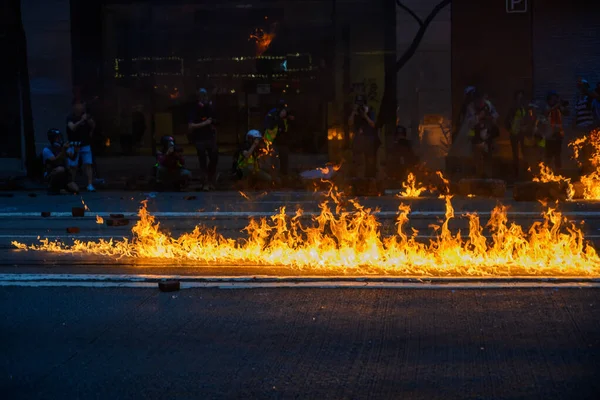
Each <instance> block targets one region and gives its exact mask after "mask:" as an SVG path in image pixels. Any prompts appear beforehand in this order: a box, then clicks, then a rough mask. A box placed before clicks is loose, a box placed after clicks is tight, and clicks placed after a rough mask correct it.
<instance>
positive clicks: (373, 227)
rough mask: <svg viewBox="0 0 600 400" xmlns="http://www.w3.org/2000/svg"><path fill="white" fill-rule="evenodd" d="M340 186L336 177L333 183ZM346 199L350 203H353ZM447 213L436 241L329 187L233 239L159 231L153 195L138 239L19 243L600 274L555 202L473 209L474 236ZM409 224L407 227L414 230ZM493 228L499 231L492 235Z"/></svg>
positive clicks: (246, 258)
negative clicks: (511, 213)
mask: <svg viewBox="0 0 600 400" xmlns="http://www.w3.org/2000/svg"><path fill="white" fill-rule="evenodd" d="M332 186H333V185H332ZM346 204H347V205H346ZM445 205H446V213H445V219H444V220H443V221H442V224H441V225H440V226H439V227H436V230H435V234H434V236H433V238H432V239H429V241H428V242H423V241H418V238H417V234H418V232H417V231H416V230H415V229H412V230H411V231H410V233H407V232H406V231H407V230H408V229H410V220H409V214H410V207H409V206H408V205H405V204H400V205H399V207H398V214H397V216H396V218H395V230H394V232H393V233H392V234H391V235H390V236H384V235H383V233H382V222H380V221H379V220H378V219H377V214H376V211H374V210H371V209H369V208H366V207H364V206H362V205H361V204H359V203H358V202H357V201H355V200H348V201H347V202H346V201H344V199H342V194H341V193H339V192H337V191H336V190H334V189H333V188H332V189H331V190H330V192H329V195H328V198H327V199H326V200H325V201H323V202H322V203H321V205H320V213H319V214H318V215H316V216H314V217H312V218H311V220H310V222H305V221H303V212H302V210H298V211H297V212H296V213H295V214H294V215H292V216H290V215H287V214H286V208H285V207H282V208H281V209H280V210H279V212H278V213H277V214H276V215H273V216H272V217H270V218H262V219H259V220H256V219H251V220H250V221H249V223H248V225H247V226H246V228H245V230H244V231H245V232H246V238H245V239H243V240H234V239H231V238H226V237H224V236H222V235H220V234H218V233H217V231H216V228H213V229H208V228H205V227H199V226H198V227H196V228H195V229H194V230H193V231H192V232H189V233H185V234H182V235H181V236H179V237H173V236H171V235H170V234H169V233H167V232H164V231H163V230H161V229H160V224H159V223H158V222H157V221H156V220H155V218H154V217H153V216H152V215H150V214H149V212H148V211H147V209H146V203H145V202H144V204H143V207H141V208H140V210H139V217H140V220H139V221H138V222H137V223H136V224H135V226H134V227H133V228H132V233H133V238H132V239H128V238H123V239H121V240H113V239H111V240H108V241H107V240H102V239H101V240H100V241H97V242H93V241H90V242H86V241H80V240H75V241H74V244H73V245H71V246H69V245H65V244H63V243H60V242H50V241H49V240H48V239H43V240H41V241H40V243H39V244H37V245H31V246H28V245H25V244H22V243H18V242H12V244H13V245H14V246H15V247H17V248H18V249H23V250H36V251H47V252H56V253H67V254H70V253H87V254H97V255H103V256H108V257H119V258H120V257H125V258H137V259H142V260H150V261H154V262H161V261H162V262H171V263H172V262H173V260H176V262H178V263H179V264H185V263H186V262H187V263H194V264H195V265H197V264H209V265H220V266H222V267H223V268H227V267H226V266H227V265H229V266H231V265H235V266H239V265H248V264H251V265H261V266H287V267H288V268H290V269H295V270H299V271H302V270H304V271H305V273H310V271H314V270H324V271H340V272H344V273H362V274H369V273H383V274H394V275H402V276H600V257H599V256H598V254H597V252H596V250H595V249H594V248H593V247H592V246H591V245H590V244H588V243H587V242H586V241H585V239H584V236H583V233H582V232H581V230H580V229H578V228H577V227H576V226H575V225H573V224H572V223H568V222H567V221H566V219H565V218H564V217H563V215H562V214H561V213H560V212H559V211H558V210H556V209H554V208H548V209H547V210H546V211H545V212H544V213H543V214H542V217H543V218H542V221H539V222H534V223H533V224H532V225H531V226H530V227H529V229H528V230H524V229H523V227H521V226H520V225H517V224H514V223H510V224H509V222H508V218H507V208H506V207H504V206H498V207H496V208H494V210H493V211H492V213H491V217H490V220H489V221H488V223H487V225H485V226H482V225H481V223H480V220H479V217H478V216H477V215H475V214H470V215H467V216H466V218H467V219H468V222H469V230H468V234H467V235H466V236H465V237H463V236H462V235H461V232H460V231H459V232H457V233H452V232H451V230H450V228H449V223H450V221H451V220H452V219H453V218H455V215H454V209H453V207H452V203H451V197H445ZM407 228H408V229H407ZM484 228H486V229H487V230H488V231H489V233H490V234H491V237H487V236H485V235H484Z"/></svg>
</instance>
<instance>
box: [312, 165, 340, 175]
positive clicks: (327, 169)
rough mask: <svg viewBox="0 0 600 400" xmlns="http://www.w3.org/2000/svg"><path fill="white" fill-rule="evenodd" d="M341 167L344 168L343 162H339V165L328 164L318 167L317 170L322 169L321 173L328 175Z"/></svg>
mask: <svg viewBox="0 0 600 400" xmlns="http://www.w3.org/2000/svg"><path fill="white" fill-rule="evenodd" d="M340 168H342V164H337V165H331V164H330V165H327V166H325V167H323V168H320V167H318V168H317V170H318V171H321V173H323V175H327V174H330V173H332V172H338V171H339V170H340Z"/></svg>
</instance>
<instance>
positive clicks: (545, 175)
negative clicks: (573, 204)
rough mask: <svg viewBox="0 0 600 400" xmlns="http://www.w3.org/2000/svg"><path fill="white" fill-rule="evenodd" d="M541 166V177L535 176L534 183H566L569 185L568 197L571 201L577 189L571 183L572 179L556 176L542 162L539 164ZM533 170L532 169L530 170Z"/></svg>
mask: <svg viewBox="0 0 600 400" xmlns="http://www.w3.org/2000/svg"><path fill="white" fill-rule="evenodd" d="M539 166H540V171H539V176H534V177H533V179H532V180H533V181H534V182H545V183H548V182H556V183H564V184H566V185H567V196H568V198H569V199H572V198H573V196H574V195H575V189H574V187H573V184H572V183H571V179H570V178H565V177H564V176H562V175H556V174H554V172H553V171H552V169H551V168H550V167H548V166H547V165H546V164H544V163H543V162H541V163H540V164H539ZM530 170H531V169H530Z"/></svg>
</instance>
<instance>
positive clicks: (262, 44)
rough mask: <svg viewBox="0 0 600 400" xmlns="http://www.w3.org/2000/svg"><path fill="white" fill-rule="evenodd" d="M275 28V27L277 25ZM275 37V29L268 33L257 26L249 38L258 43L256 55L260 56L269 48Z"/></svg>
mask: <svg viewBox="0 0 600 400" xmlns="http://www.w3.org/2000/svg"><path fill="white" fill-rule="evenodd" d="M273 28H275V25H274V26H273ZM273 39H275V30H274V29H273V31H272V32H269V33H267V32H265V31H264V30H263V29H262V28H256V29H255V30H254V32H252V33H251V34H250V38H249V39H248V40H254V42H255V44H256V56H257V57H260V56H262V55H263V54H264V53H265V51H267V50H268V49H269V46H270V45H271V42H273Z"/></svg>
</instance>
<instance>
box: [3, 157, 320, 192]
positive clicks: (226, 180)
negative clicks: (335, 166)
mask: <svg viewBox="0 0 600 400" xmlns="http://www.w3.org/2000/svg"><path fill="white" fill-rule="evenodd" d="M185 161H186V165H187V167H188V168H189V169H190V170H191V171H192V175H193V176H194V177H198V176H199V175H200V166H199V162H198V157H196V156H195V155H194V156H191V155H188V156H185ZM327 162H328V155H327V154H292V155H290V171H291V172H301V171H305V170H309V169H314V168H316V167H322V166H324V165H325V164H326V163H327ZM96 163H97V170H98V178H101V179H104V181H105V183H104V184H103V185H99V186H101V188H102V189H103V190H106V189H109V190H127V189H145V188H146V187H147V185H148V181H149V179H150V177H151V174H152V172H153V171H152V168H153V166H154V163H155V158H154V157H153V156H113V157H98V159H97V160H96ZM232 163H233V157H232V156H231V155H227V154H221V155H220V156H219V165H218V167H217V173H218V174H219V176H220V178H219V186H220V187H221V188H223V189H231V187H232V184H233V182H232V181H231V180H230V175H229V173H230V171H231V166H232ZM80 179H81V178H80ZM194 181H195V179H193V182H192V188H191V189H193V188H194ZM196 186H198V184H197V181H196ZM45 189H46V186H45V185H43V184H41V183H40V182H32V181H30V180H28V179H27V178H26V177H25V176H24V173H23V171H8V170H3V171H1V173H0V190H45Z"/></svg>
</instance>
